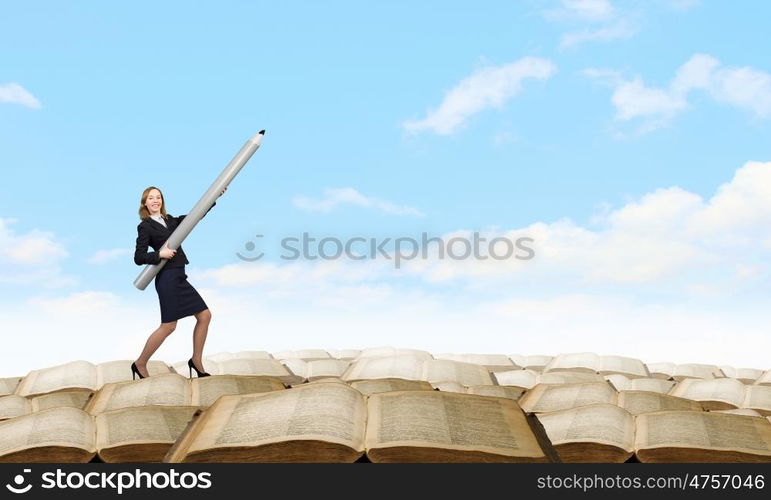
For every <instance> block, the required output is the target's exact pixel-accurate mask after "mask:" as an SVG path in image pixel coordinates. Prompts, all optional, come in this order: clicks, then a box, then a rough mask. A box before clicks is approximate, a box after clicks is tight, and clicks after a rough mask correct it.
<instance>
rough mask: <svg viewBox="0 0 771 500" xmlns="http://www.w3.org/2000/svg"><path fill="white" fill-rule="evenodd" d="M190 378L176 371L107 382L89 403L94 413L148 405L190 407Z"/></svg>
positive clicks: (90, 409) (91, 411)
mask: <svg viewBox="0 0 771 500" xmlns="http://www.w3.org/2000/svg"><path fill="white" fill-rule="evenodd" d="M190 401H191V393H190V382H189V381H188V379H186V378H184V377H182V376H181V375H178V374H176V373H169V374H166V375H156V376H154V377H148V378H143V379H141V380H135V381H131V382H117V383H113V384H105V385H104V387H102V388H101V389H100V390H99V391H98V392H97V393H96V395H95V396H94V400H93V402H92V403H91V404H90V405H89V408H88V410H89V412H90V413H91V414H97V413H102V412H105V411H109V410H117V409H119V408H127V407H132V406H147V405H171V406H190Z"/></svg>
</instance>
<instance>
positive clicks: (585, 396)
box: [519, 381, 618, 413]
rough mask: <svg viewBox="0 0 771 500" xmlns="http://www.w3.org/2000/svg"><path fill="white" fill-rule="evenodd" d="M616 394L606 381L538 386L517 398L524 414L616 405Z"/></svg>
mask: <svg viewBox="0 0 771 500" xmlns="http://www.w3.org/2000/svg"><path fill="white" fill-rule="evenodd" d="M617 398H618V392H617V391H616V390H615V389H614V388H613V386H611V385H610V383H608V382H606V381H602V382H585V383H579V384H565V385H551V384H538V385H537V386H535V387H534V388H533V389H531V390H529V391H527V392H526V393H525V395H524V396H522V397H521V398H519V404H520V406H522V409H523V410H525V411H526V412H528V413H530V412H535V413H543V412H551V411H557V410H566V409H569V408H576V407H579V406H586V405H590V404H592V403H610V404H616V401H617Z"/></svg>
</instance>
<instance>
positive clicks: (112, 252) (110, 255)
mask: <svg viewBox="0 0 771 500" xmlns="http://www.w3.org/2000/svg"><path fill="white" fill-rule="evenodd" d="M131 253H132V252H131V249H129V248H112V249H109V250H97V251H96V252H94V254H93V255H92V256H91V257H89V258H88V259H87V260H88V262H90V263H91V264H106V263H108V262H112V261H113V260H115V259H117V258H120V257H123V256H124V255H131Z"/></svg>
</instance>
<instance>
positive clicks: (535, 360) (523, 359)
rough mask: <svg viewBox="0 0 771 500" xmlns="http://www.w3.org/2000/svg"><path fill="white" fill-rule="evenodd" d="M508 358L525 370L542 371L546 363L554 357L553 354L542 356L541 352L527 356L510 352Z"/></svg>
mask: <svg viewBox="0 0 771 500" xmlns="http://www.w3.org/2000/svg"><path fill="white" fill-rule="evenodd" d="M509 359H510V360H511V361H513V362H514V364H515V365H517V366H520V367H522V368H524V369H526V370H533V371H536V372H542V371H543V369H544V368H546V365H548V364H549V362H550V361H551V360H552V359H554V356H544V355H542V354H532V355H529V356H523V355H521V354H510V355H509Z"/></svg>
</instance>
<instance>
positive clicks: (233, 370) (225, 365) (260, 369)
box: [208, 358, 304, 384]
mask: <svg viewBox="0 0 771 500" xmlns="http://www.w3.org/2000/svg"><path fill="white" fill-rule="evenodd" d="M208 372H209V373H211V374H212V375H263V376H265V377H278V378H280V379H281V381H282V382H286V383H287V384H291V383H296V382H300V381H302V379H303V378H304V377H299V376H297V375H292V374H291V373H289V371H288V370H287V369H286V367H285V366H284V365H282V364H281V363H280V362H279V361H278V360H277V359H245V358H241V359H226V360H224V361H219V362H217V363H215V364H214V366H212V368H211V369H209V370H208Z"/></svg>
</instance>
